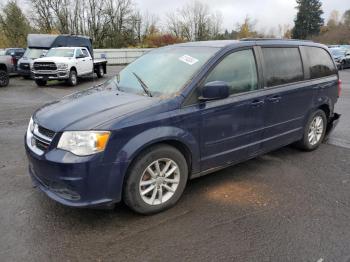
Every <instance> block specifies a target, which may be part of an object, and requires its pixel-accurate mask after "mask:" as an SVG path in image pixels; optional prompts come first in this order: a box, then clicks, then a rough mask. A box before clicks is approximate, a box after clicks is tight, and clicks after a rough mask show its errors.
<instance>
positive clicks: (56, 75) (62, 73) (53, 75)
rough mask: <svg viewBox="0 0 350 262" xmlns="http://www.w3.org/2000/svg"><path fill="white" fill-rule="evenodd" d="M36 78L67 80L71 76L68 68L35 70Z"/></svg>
mask: <svg viewBox="0 0 350 262" xmlns="http://www.w3.org/2000/svg"><path fill="white" fill-rule="evenodd" d="M33 75H34V79H40V80H66V79H68V78H69V72H68V71H67V70H57V71H48V72H45V71H33Z"/></svg>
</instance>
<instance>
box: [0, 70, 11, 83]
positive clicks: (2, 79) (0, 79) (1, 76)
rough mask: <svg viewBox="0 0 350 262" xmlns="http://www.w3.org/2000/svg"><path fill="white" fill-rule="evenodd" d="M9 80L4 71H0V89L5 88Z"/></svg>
mask: <svg viewBox="0 0 350 262" xmlns="http://www.w3.org/2000/svg"><path fill="white" fill-rule="evenodd" d="M9 82H10V78H9V75H8V73H7V72H6V71H5V70H0V87H5V86H7V85H8V84H9Z"/></svg>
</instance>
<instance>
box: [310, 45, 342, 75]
mask: <svg viewBox="0 0 350 262" xmlns="http://www.w3.org/2000/svg"><path fill="white" fill-rule="evenodd" d="M304 48H305V52H306V55H307V59H308V60H309V65H310V77H311V79H315V78H321V77H326V76H330V75H333V74H336V69H335V66H334V63H333V60H332V58H331V56H330V55H329V54H328V52H327V51H326V50H324V49H323V48H319V47H310V46H307V47H304Z"/></svg>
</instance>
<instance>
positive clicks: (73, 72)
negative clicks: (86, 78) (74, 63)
mask: <svg viewBox="0 0 350 262" xmlns="http://www.w3.org/2000/svg"><path fill="white" fill-rule="evenodd" d="M73 74H75V79H76V80H75V83H74V82H73V81H72V75H73ZM68 84H69V85H70V86H76V85H77V84H78V75H77V72H76V71H75V70H70V72H69V79H68Z"/></svg>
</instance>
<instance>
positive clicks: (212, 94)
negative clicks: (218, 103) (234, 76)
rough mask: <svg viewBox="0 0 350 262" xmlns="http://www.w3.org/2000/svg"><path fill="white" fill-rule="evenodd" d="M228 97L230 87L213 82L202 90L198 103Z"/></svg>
mask: <svg viewBox="0 0 350 262" xmlns="http://www.w3.org/2000/svg"><path fill="white" fill-rule="evenodd" d="M229 95H230V86H229V84H228V83H226V82H223V81H214V82H209V83H207V84H205V86H203V88H202V94H201V96H200V97H199V100H200V101H211V100H219V99H225V98H227V97H229Z"/></svg>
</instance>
